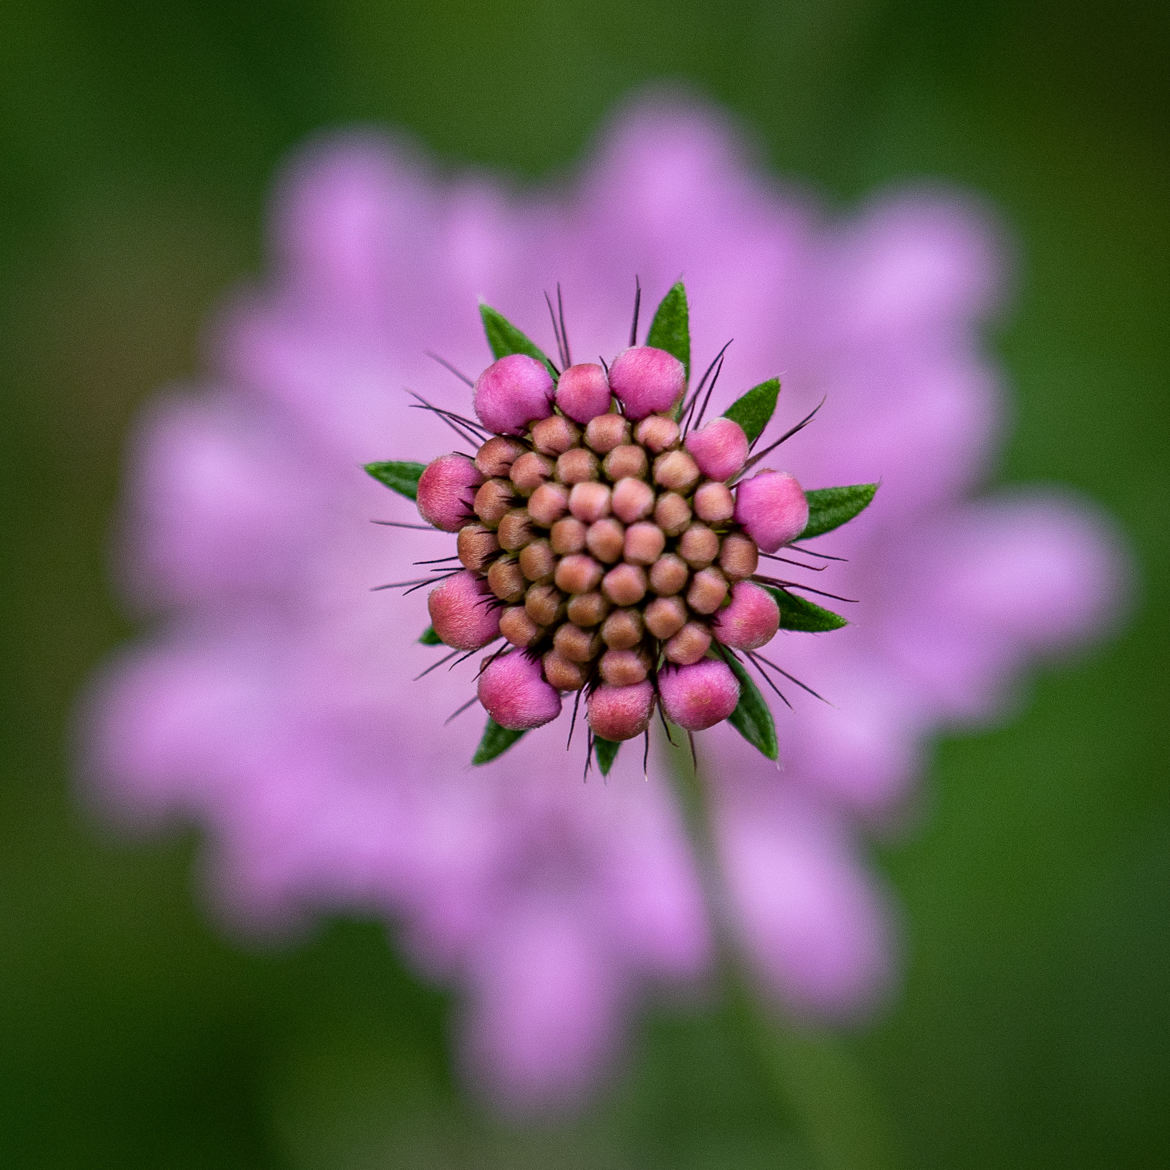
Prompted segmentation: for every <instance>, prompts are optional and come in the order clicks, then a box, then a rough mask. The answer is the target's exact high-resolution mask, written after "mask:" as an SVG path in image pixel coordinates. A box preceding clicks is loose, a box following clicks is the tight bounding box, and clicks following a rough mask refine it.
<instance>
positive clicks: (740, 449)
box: [684, 418, 748, 482]
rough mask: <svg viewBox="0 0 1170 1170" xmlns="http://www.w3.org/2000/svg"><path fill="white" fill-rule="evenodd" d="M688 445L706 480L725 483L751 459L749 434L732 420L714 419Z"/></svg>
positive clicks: (686, 443)
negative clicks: (748, 458) (748, 455)
mask: <svg viewBox="0 0 1170 1170" xmlns="http://www.w3.org/2000/svg"><path fill="white" fill-rule="evenodd" d="M684 446H685V447H686V449H687V450H688V451H689V452H690V453H691V455H692V456H693V457H694V460H695V462H696V463H697V464H698V465H699V470H700V471H701V472H702V473H703V476H704V478H706V479H714V480H720V481H724V482H725V481H727V480H729V479H730V478H731V477H732V476H733V475H735V473H736V472H737V471H739V470H740V469H741V468H742V467H743V465H744V462H745V461H746V460H747V454H748V440H747V435H745V434H744V433H743V427H741V426H740V425H739V423H737V422H734V421H733V420H732V419H729V418H713V419H712V420H711V421H710V422H709V423H707V425H706V426H705V427H702V428H701V429H700V430H697V431H691V433H690V434H689V435H687V437H686V442H685V443H684Z"/></svg>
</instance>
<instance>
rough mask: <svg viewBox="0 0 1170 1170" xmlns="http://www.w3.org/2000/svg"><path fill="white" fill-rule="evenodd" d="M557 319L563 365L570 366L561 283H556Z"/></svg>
mask: <svg viewBox="0 0 1170 1170" xmlns="http://www.w3.org/2000/svg"><path fill="white" fill-rule="evenodd" d="M557 317H558V318H559V320H560V323H561V340H562V341H563V342H564V343H565V365H566V366H571V365H572V364H573V359H572V357H571V356H570V353H569V331H568V329H566V328H565V298H564V297H563V296H562V295H561V282H560V281H559V280H558V281H557Z"/></svg>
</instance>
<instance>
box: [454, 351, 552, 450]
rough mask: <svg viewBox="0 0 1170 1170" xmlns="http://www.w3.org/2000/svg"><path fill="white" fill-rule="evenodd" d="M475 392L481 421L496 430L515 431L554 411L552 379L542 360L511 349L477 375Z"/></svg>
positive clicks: (514, 432)
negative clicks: (511, 351)
mask: <svg viewBox="0 0 1170 1170" xmlns="http://www.w3.org/2000/svg"><path fill="white" fill-rule="evenodd" d="M473 393H474V396H475V413H476V415H477V416H478V417H479V421H480V422H481V423H483V425H484V426H485V427H486V428H487V429H488V430H489V431H492V432H494V433H496V434H504V435H508V434H512V435H515V434H519V433H520V432H521V431H523V430H524V428H525V427H526V426H527V425H528V424H529V423H530V422H532V421H533V420H534V419H539V418H546V417H547V416H548V415H549V414H550V413H551V411H552V400H553V380H552V378H551V377H550V376H549V372H548V370H547V369H546V368H545V365H544V363H543V362H538V361H537V360H536V359H535V358H531V357H529V356H528V355H527V354H523V353H512V354H508V356H507V357H502V358H500V359H499V361H495V362H492V364H491V365H490V366H488V368H487V369H486V370H484V372H483V373H482V374H480V376H479V377H478V378H476V380H475V388H474V391H473Z"/></svg>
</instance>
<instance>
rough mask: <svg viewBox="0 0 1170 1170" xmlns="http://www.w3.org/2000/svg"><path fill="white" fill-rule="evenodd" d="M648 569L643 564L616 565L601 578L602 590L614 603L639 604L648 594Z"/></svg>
mask: <svg viewBox="0 0 1170 1170" xmlns="http://www.w3.org/2000/svg"><path fill="white" fill-rule="evenodd" d="M646 584H647V582H646V570H645V569H643V568H642V566H641V565H615V566H614V567H613V568H612V569H610V571H609V572H608V573H606V574H605V576H604V577H602V579H601V592H602V593H604V594H605V596H606V597H608V598H609V599H610V601H612V602H613V603H614V605H637V604H638V602H639V601H641V600H642V598H643V597H645V596H646Z"/></svg>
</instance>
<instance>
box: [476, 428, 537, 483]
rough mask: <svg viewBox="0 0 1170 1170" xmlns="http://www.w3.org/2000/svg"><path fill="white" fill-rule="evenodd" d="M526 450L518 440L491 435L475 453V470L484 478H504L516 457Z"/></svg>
mask: <svg viewBox="0 0 1170 1170" xmlns="http://www.w3.org/2000/svg"><path fill="white" fill-rule="evenodd" d="M527 450H528V448H527V447H525V446H524V444H523V443H521V442H520V441H519V440H518V439H508V438H505V437H504V436H503V435H493V436H492V437H491V438H490V439H488V441H487V442H486V443H484V445H483V446H482V447H480V449H479V450H478V451H477V452H476V455H475V467H476V470H477V471H478V472H479V473H480V475H484V476H489V477H490V476H506V475H507V474H508V472H509V470H510V469H511V467H512V463H513V462H514V461H515V459H516V457H517V456H518V455H522V454H523V453H524V452H525V451H527Z"/></svg>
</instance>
